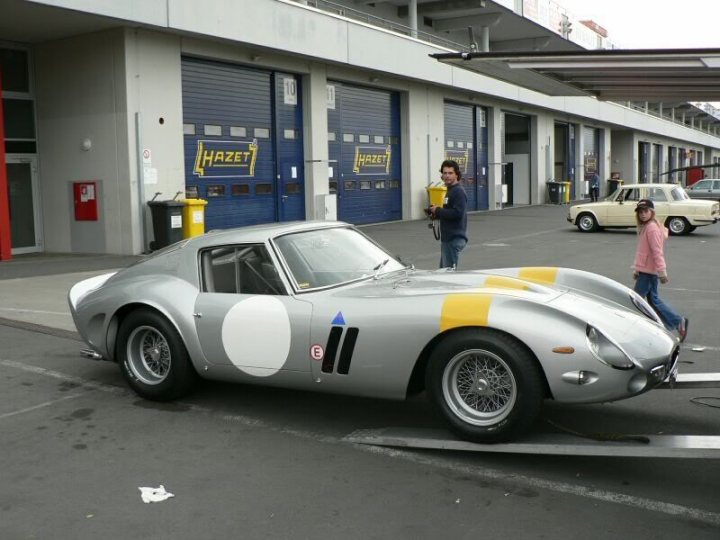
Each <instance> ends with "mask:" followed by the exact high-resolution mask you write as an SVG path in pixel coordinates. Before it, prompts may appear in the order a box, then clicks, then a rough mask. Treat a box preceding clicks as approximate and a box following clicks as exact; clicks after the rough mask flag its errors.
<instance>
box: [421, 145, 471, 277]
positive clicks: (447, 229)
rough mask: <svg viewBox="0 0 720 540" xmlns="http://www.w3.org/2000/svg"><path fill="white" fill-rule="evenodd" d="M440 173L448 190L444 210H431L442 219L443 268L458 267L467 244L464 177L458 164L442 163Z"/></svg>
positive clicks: (432, 208) (448, 160)
mask: <svg viewBox="0 0 720 540" xmlns="http://www.w3.org/2000/svg"><path fill="white" fill-rule="evenodd" d="M440 173H441V174H442V180H443V182H444V184H445V187H447V193H446V194H445V201H444V204H443V206H442V208H440V207H439V206H435V205H431V206H430V208H429V209H428V211H429V212H430V214H431V215H432V217H433V218H435V219H439V220H440V268H457V267H458V263H459V261H460V252H461V251H462V250H463V249H464V248H465V245H466V244H467V241H468V238H467V194H466V193H465V190H464V189H463V187H462V186H461V185H460V179H461V177H462V174H461V173H460V166H459V165H458V164H457V162H456V161H453V160H451V159H446V160H445V161H443V162H442V165H440Z"/></svg>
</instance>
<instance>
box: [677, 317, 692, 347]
mask: <svg viewBox="0 0 720 540" xmlns="http://www.w3.org/2000/svg"><path fill="white" fill-rule="evenodd" d="M689 325H690V319H688V318H687V317H683V318H682V321H680V324H679V325H678V328H677V330H678V335H679V336H680V343H682V342H683V341H685V338H686V337H687V331H688V326H689Z"/></svg>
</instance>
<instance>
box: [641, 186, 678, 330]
mask: <svg viewBox="0 0 720 540" xmlns="http://www.w3.org/2000/svg"><path fill="white" fill-rule="evenodd" d="M635 221H636V222H637V230H638V243H637V249H636V250H635V261H634V263H633V278H635V292H636V293H638V294H639V295H640V296H642V297H643V298H645V299H646V300H647V301H648V302H649V303H650V305H651V306H652V307H653V309H654V310H655V311H656V312H657V314H658V315H660V318H661V319H662V320H663V323H665V327H666V328H667V329H668V330H677V332H678V336H679V337H680V341H685V338H686V337H687V330H688V323H689V321H688V318H687V317H683V316H681V315H679V314H678V313H677V312H676V311H675V310H674V309H673V308H672V307H671V306H670V305H668V304H666V303H665V302H663V301H662V300H661V299H660V296H659V294H658V281H660V283H663V284H665V283H667V282H668V281H669V279H668V275H667V268H666V265H665V255H664V247H665V239H666V238H667V234H668V232H667V229H666V228H665V227H664V226H663V225H662V224H661V223H660V222H659V221H658V220H657V219H656V217H655V203H653V202H652V201H651V200H650V199H640V200H639V201H638V203H637V206H636V207H635Z"/></svg>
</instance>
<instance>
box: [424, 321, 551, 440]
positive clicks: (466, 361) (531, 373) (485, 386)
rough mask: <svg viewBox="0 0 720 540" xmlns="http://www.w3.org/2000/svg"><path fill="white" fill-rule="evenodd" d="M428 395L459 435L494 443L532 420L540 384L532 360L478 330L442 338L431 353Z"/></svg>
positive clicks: (501, 337)
mask: <svg viewBox="0 0 720 540" xmlns="http://www.w3.org/2000/svg"><path fill="white" fill-rule="evenodd" d="M426 378H427V380H426V388H427V390H428V397H429V398H430V400H431V402H432V403H433V404H434V405H435V407H436V409H437V410H438V412H439V413H440V415H441V416H442V417H443V418H444V420H445V421H446V422H447V424H448V426H449V427H450V429H451V430H452V431H453V432H455V433H456V434H457V435H458V436H460V437H462V438H463V439H466V440H469V441H474V442H481V443H495V442H502V441H507V440H510V439H512V438H513V437H517V436H518V435H520V434H521V433H522V432H523V431H525V430H526V429H527V428H528V427H529V426H530V424H532V422H533V421H534V420H535V418H536V417H537V415H538V414H539V412H540V408H541V406H542V400H543V394H544V384H543V376H542V373H541V370H540V367H539V366H538V364H537V361H536V360H535V359H534V358H533V357H532V355H531V354H530V353H529V352H528V351H527V350H526V349H525V347H523V346H522V345H521V344H520V343H518V342H517V341H516V340H515V339H513V338H512V337H510V336H507V335H505V334H501V333H499V332H496V331H493V330H488V329H483V328H478V329H467V330H461V331H458V332H455V333H453V334H450V335H449V336H447V337H446V338H445V339H444V340H443V341H442V342H441V343H440V344H439V345H438V346H437V347H436V348H435V350H434V351H433V352H432V354H431V356H430V362H429V365H428V370H427V373H426Z"/></svg>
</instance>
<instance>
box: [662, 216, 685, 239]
mask: <svg viewBox="0 0 720 540" xmlns="http://www.w3.org/2000/svg"><path fill="white" fill-rule="evenodd" d="M665 226H666V227H667V228H668V230H669V231H670V234H671V235H673V236H681V235H683V234H689V233H690V223H688V220H687V219H685V218H684V217H680V216H672V217H669V218H667V221H666V222H665Z"/></svg>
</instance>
